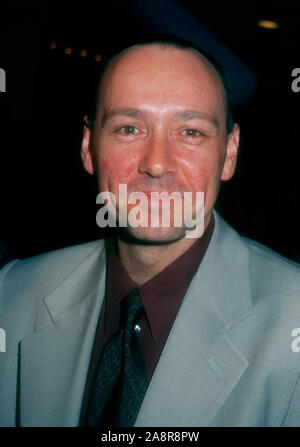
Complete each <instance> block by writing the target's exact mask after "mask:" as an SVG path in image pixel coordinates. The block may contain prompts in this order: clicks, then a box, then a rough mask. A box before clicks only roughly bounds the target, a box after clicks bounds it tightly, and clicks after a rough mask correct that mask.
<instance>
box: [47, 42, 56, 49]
mask: <svg viewBox="0 0 300 447" xmlns="http://www.w3.org/2000/svg"><path fill="white" fill-rule="evenodd" d="M49 47H50V50H55V48H56V43H55V42H51V43H50V45H49Z"/></svg>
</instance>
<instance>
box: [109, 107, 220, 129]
mask: <svg viewBox="0 0 300 447" xmlns="http://www.w3.org/2000/svg"><path fill="white" fill-rule="evenodd" d="M115 116H129V117H131V118H136V119H138V118H144V114H143V112H142V111H141V110H139V109H135V108H123V109H116V110H111V111H109V112H108V111H106V112H104V114H103V117H102V125H104V124H105V123H106V122H107V121H108V120H109V119H111V118H113V117H115ZM175 118H176V119H178V120H192V119H201V120H205V121H209V122H210V123H211V124H212V125H213V126H214V127H215V128H216V129H218V128H219V121H218V120H217V119H216V118H214V117H213V116H211V115H209V114H208V113H205V112H199V111H198V110H185V111H183V112H178V113H176V114H175Z"/></svg>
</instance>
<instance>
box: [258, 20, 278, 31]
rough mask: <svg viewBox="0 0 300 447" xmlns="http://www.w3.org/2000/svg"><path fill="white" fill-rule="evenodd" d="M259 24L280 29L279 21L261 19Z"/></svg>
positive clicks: (263, 26)
mask: <svg viewBox="0 0 300 447" xmlns="http://www.w3.org/2000/svg"><path fill="white" fill-rule="evenodd" d="M257 26H260V27H261V28H266V29H278V28H279V25H278V23H277V22H273V20H260V21H259V22H257Z"/></svg>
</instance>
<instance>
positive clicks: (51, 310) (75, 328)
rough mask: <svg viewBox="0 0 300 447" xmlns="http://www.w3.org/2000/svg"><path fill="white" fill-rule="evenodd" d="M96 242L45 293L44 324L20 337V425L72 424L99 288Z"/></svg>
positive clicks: (101, 271)
mask: <svg viewBox="0 0 300 447" xmlns="http://www.w3.org/2000/svg"><path fill="white" fill-rule="evenodd" d="M101 247H102V245H101V246H100V247H99V246H98V247H97V248H96V249H95V250H94V251H93V252H92V253H91V254H90V255H89V256H88V258H87V259H85V261H84V262H83V263H82V264H81V265H80V266H79V267H77V269H76V270H75V271H73V272H72V273H71V274H70V276H69V277H68V278H67V279H66V280H65V281H64V282H63V283H62V284H61V285H60V286H58V287H57V288H56V289H55V290H54V291H53V292H52V293H51V294H50V295H49V296H47V297H45V299H44V304H45V308H44V310H43V311H44V317H43V318H42V319H44V321H43V322H42V323H41V327H44V328H43V329H41V330H38V331H37V332H35V333H34V334H33V335H31V336H29V337H27V338H26V339H24V340H22V342H21V348H20V356H21V363H20V425H21V426H45V425H46V426H74V425H75V426H76V425H77V424H78V420H79V415H80V408H81V402H82V397H83V392H84V387H85V381H86V375H87V369H88V365H89V360H90V354H91V349H92V343H93V339H94V334H95V329H96V325H97V321H98V317H99V312H100V308H101V304H102V300H103V296H104V291H105V252H104V249H103V248H102V249H101ZM41 314H42V315H43V312H41ZM49 316H50V318H51V322H50V324H49ZM47 318H48V324H45V321H46V320H47ZM33 378H34V379H33Z"/></svg>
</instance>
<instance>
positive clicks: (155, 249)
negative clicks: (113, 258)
mask: <svg viewBox="0 0 300 447" xmlns="http://www.w3.org/2000/svg"><path fill="white" fill-rule="evenodd" d="M207 225H208V221H207V222H206V225H205V229H206V228H207ZM195 241H196V239H192V238H186V237H183V238H181V239H179V240H177V241H175V242H171V243H169V244H163V245H154V244H153V245H150V244H149V245H142V244H140V243H134V242H132V241H130V242H128V241H126V240H124V239H122V238H120V237H117V244H118V251H119V259H120V262H121V264H122V265H123V267H124V268H125V270H126V272H127V274H128V276H129V277H130V278H131V279H132V280H133V281H134V282H135V283H136V284H137V285H138V286H141V285H143V284H145V283H146V282H147V281H149V280H150V279H151V278H153V277H154V276H155V275H157V274H158V273H160V272H161V271H163V270H164V269H165V268H166V267H167V266H168V265H170V264H172V262H174V261H175V260H176V259H177V258H179V257H180V256H181V255H182V254H183V253H184V252H185V251H187V250H188V249H189V248H190V247H191V246H192V245H193V243H194V242H195Z"/></svg>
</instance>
